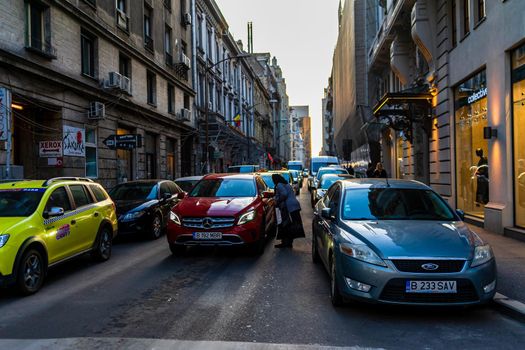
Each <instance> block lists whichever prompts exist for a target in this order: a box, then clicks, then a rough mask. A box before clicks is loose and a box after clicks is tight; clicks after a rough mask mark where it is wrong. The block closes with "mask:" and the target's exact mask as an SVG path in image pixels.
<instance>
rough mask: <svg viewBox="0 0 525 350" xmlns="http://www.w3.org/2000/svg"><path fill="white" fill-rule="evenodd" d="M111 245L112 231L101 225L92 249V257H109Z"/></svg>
mask: <svg viewBox="0 0 525 350" xmlns="http://www.w3.org/2000/svg"><path fill="white" fill-rule="evenodd" d="M112 247H113V232H111V229H110V228H109V227H108V226H102V227H101V228H100V231H99V233H98V237H97V240H96V243H95V248H94V250H93V259H94V260H96V261H100V262H103V261H107V260H109V258H111V250H112Z"/></svg>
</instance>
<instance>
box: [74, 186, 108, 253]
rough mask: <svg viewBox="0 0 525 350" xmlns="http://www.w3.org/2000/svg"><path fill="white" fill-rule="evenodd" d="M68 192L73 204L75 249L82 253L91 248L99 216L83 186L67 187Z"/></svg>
mask: <svg viewBox="0 0 525 350" xmlns="http://www.w3.org/2000/svg"><path fill="white" fill-rule="evenodd" d="M69 190H70V192H71V197H72V198H73V201H74V204H75V213H76V214H75V225H76V233H77V235H76V237H75V243H76V244H77V246H76V249H77V251H84V250H86V249H89V248H91V247H92V246H93V242H94V241H95V238H96V236H97V232H98V228H99V224H100V220H101V216H100V213H99V210H98V208H97V206H96V205H95V203H94V201H93V198H92V196H91V194H90V193H89V192H88V191H87V189H86V187H85V185H82V184H78V185H77V184H75V185H69Z"/></svg>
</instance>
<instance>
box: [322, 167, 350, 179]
mask: <svg viewBox="0 0 525 350" xmlns="http://www.w3.org/2000/svg"><path fill="white" fill-rule="evenodd" d="M324 174H348V171H346V170H345V169H337V168H334V169H321V170H319V172H318V173H317V179H320V178H321V176H323V175H324Z"/></svg>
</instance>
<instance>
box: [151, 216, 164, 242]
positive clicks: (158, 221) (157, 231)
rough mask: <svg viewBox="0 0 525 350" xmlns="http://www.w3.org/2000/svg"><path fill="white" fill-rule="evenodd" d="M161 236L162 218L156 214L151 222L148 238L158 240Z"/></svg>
mask: <svg viewBox="0 0 525 350" xmlns="http://www.w3.org/2000/svg"><path fill="white" fill-rule="evenodd" d="M160 236H162V217H161V216H160V214H159V213H156V214H155V215H154V216H153V219H152V220H151V226H150V233H149V237H150V238H151V239H159V237H160Z"/></svg>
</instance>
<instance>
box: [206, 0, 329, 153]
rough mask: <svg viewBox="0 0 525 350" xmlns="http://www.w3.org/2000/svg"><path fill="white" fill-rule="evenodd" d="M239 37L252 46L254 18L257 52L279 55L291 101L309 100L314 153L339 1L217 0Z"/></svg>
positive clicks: (319, 139)
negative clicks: (250, 28) (250, 34)
mask: <svg viewBox="0 0 525 350" xmlns="http://www.w3.org/2000/svg"><path fill="white" fill-rule="evenodd" d="M215 1H216V2H217V4H218V5H219V8H220V9H221V11H222V14H223V15H224V17H225V18H226V21H227V22H228V24H229V26H230V32H231V33H232V35H233V37H234V38H235V39H236V40H239V39H241V40H242V42H243V44H244V48H245V50H246V49H247V43H248V39H247V38H248V34H247V23H248V22H249V21H251V22H253V48H254V52H270V53H271V54H272V55H273V56H275V57H277V60H278V63H279V65H280V66H281V68H282V70H283V75H284V77H285V79H286V85H287V92H288V97H289V98H290V106H294V105H301V106H302V105H309V106H310V116H311V117H312V154H313V155H317V154H319V151H320V150H321V148H322V146H323V145H322V143H323V141H322V120H321V113H322V111H321V99H322V98H323V92H324V91H323V89H324V88H325V87H326V86H327V84H328V78H329V77H330V72H331V70H332V55H333V51H334V48H335V44H336V41H337V27H338V23H337V9H338V6H339V0H322V1H321V0H215Z"/></svg>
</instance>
